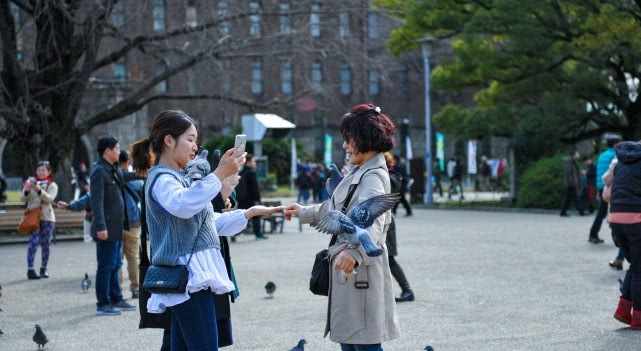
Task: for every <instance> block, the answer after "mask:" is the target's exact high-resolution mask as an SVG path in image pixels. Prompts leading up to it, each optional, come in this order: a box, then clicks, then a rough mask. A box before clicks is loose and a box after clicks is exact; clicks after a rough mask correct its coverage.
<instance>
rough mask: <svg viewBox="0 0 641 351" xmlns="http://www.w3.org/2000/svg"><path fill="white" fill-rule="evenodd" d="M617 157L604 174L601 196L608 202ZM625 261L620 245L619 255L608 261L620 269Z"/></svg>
mask: <svg viewBox="0 0 641 351" xmlns="http://www.w3.org/2000/svg"><path fill="white" fill-rule="evenodd" d="M617 162H618V160H617V158H616V156H615V157H614V158H613V159H612V162H610V167H608V170H607V171H606V172H605V174H604V175H603V177H602V179H601V180H603V185H604V186H603V193H602V194H601V197H602V198H603V201H605V202H607V203H608V204H609V203H610V200H611V195H612V182H613V181H614V167H616V165H617ZM610 228H612V223H610ZM614 235H615V233H614V232H612V241H614V244H615V245H616V246H617V247H618V246H619V244H618V241H617V240H616V238H615V237H614ZM623 261H625V255H624V254H623V250H622V249H621V248H620V247H619V250H618V252H617V256H616V257H615V258H614V260H612V261H610V262H608V265H609V266H610V267H611V268H613V269H616V270H618V271H622V270H623Z"/></svg>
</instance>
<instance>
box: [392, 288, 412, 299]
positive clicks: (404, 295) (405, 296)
mask: <svg viewBox="0 0 641 351" xmlns="http://www.w3.org/2000/svg"><path fill="white" fill-rule="evenodd" d="M394 300H396V302H408V301H414V292H413V291H412V290H411V289H408V290H403V292H401V296H400V297H395V298H394Z"/></svg>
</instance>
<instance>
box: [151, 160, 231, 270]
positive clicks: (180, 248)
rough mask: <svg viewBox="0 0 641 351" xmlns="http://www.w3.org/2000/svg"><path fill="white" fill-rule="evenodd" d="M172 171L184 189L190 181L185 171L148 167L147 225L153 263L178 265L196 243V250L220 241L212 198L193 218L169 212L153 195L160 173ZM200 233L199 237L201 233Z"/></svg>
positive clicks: (217, 243)
mask: <svg viewBox="0 0 641 351" xmlns="http://www.w3.org/2000/svg"><path fill="white" fill-rule="evenodd" d="M161 174H170V175H171V176H173V177H174V178H176V179H177V180H178V181H179V182H180V183H181V184H182V185H183V186H184V187H185V188H187V187H189V183H188V182H187V181H186V180H185V179H184V178H183V177H184V175H185V174H184V172H182V171H176V170H173V169H171V168H167V167H164V166H154V167H152V168H151V169H150V170H149V175H148V177H147V182H146V184H145V200H146V203H147V209H146V210H147V212H146V214H147V227H148V228H149V242H150V245H151V263H152V264H155V265H169V266H174V265H176V264H177V260H178V257H180V256H183V255H186V254H190V253H191V252H192V251H191V250H192V248H193V247H194V242H195V240H196V238H197V237H198V243H196V247H195V249H194V252H198V251H201V250H205V249H209V248H220V241H219V238H218V234H217V233H216V227H215V225H214V208H213V206H212V204H211V201H208V202H207V206H206V207H205V208H204V209H203V210H201V211H200V212H198V213H197V214H195V215H194V216H193V217H191V218H187V219H183V218H178V217H176V216H174V215H172V214H170V213H169V212H167V211H166V210H165V209H164V208H163V207H162V206H160V204H159V203H158V202H157V201H156V200H155V199H154V198H153V197H152V196H151V189H152V188H153V187H154V186H155V183H156V180H157V179H158V176H159V175H161ZM199 232H200V236H198V233H199Z"/></svg>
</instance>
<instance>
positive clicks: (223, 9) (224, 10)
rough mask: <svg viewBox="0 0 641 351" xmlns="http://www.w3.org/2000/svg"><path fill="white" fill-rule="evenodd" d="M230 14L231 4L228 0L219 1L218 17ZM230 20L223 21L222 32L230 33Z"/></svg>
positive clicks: (221, 24)
mask: <svg viewBox="0 0 641 351" xmlns="http://www.w3.org/2000/svg"><path fill="white" fill-rule="evenodd" d="M227 16H229V4H228V3H227V1H221V2H219V3H218V17H220V18H221V19H223V18H226V17H227ZM229 30H230V28H229V21H222V22H221V23H220V32H221V33H222V34H229Z"/></svg>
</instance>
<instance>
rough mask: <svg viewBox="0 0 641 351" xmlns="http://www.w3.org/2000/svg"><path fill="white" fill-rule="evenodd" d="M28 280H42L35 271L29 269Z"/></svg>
mask: <svg viewBox="0 0 641 351" xmlns="http://www.w3.org/2000/svg"><path fill="white" fill-rule="evenodd" d="M27 278H29V279H32V280H35V279H40V276H39V275H38V274H36V271H35V270H33V269H29V270H28V271H27Z"/></svg>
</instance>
